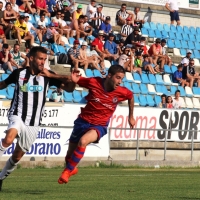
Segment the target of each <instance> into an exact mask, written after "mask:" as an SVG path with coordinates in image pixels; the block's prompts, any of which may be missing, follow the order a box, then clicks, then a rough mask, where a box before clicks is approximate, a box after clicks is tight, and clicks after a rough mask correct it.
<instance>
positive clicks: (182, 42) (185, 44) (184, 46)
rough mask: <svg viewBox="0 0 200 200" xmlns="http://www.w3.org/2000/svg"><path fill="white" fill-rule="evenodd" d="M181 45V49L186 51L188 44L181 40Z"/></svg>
mask: <svg viewBox="0 0 200 200" xmlns="http://www.w3.org/2000/svg"><path fill="white" fill-rule="evenodd" d="M181 45H182V48H183V49H188V43H187V42H186V41H185V40H181Z"/></svg>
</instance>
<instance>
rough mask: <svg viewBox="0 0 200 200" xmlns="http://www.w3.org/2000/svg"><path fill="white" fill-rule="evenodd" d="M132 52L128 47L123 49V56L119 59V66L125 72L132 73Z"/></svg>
mask: <svg viewBox="0 0 200 200" xmlns="http://www.w3.org/2000/svg"><path fill="white" fill-rule="evenodd" d="M132 56H133V54H132V52H131V49H130V48H129V47H125V48H124V50H123V54H122V55H121V56H120V57H119V65H121V66H122V67H123V68H124V69H125V70H126V71H127V72H131V73H132V72H133V59H132Z"/></svg>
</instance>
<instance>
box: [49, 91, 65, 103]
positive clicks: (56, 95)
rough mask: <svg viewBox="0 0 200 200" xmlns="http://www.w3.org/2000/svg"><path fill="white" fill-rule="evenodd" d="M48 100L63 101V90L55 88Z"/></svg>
mask: <svg viewBox="0 0 200 200" xmlns="http://www.w3.org/2000/svg"><path fill="white" fill-rule="evenodd" d="M49 101H50V102H62V103H64V98H63V90H62V89H61V88H57V89H56V90H54V91H53V92H52V94H51V97H50V99H49Z"/></svg>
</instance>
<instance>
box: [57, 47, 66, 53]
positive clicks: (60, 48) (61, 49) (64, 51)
mask: <svg viewBox="0 0 200 200" xmlns="http://www.w3.org/2000/svg"><path fill="white" fill-rule="evenodd" d="M57 46H58V50H59V53H60V54H61V53H65V54H66V53H67V51H66V49H65V47H64V46H62V45H57Z"/></svg>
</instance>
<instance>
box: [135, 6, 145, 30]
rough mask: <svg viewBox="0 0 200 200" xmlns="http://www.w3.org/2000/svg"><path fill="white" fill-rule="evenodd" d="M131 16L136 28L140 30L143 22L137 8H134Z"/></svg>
mask: <svg viewBox="0 0 200 200" xmlns="http://www.w3.org/2000/svg"><path fill="white" fill-rule="evenodd" d="M133 16H134V24H137V26H139V27H140V29H141V28H142V24H144V20H143V19H142V17H141V14H140V8H139V7H135V9H134V12H133Z"/></svg>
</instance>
